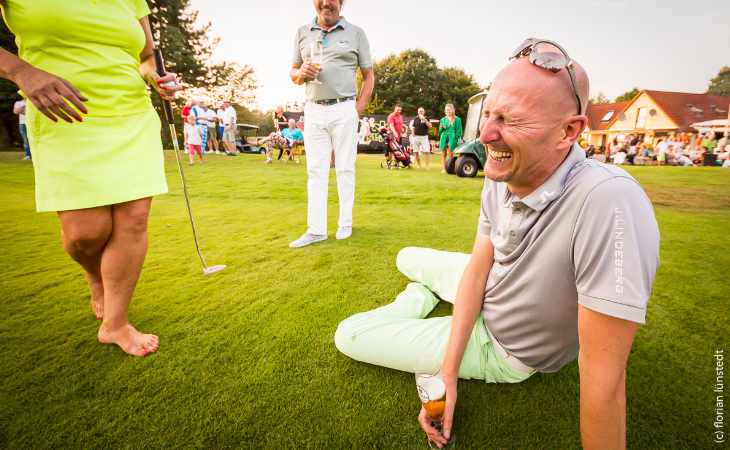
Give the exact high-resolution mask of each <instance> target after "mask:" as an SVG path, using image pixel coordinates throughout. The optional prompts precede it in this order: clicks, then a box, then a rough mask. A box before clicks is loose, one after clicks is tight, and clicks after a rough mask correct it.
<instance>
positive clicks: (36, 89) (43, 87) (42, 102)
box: [0, 49, 88, 123]
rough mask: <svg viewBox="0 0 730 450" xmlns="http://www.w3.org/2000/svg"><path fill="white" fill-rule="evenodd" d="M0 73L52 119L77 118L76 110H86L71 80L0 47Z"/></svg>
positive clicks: (84, 99) (72, 119)
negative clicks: (33, 64) (49, 71)
mask: <svg viewBox="0 0 730 450" xmlns="http://www.w3.org/2000/svg"><path fill="white" fill-rule="evenodd" d="M0 77H2V78H5V79H7V80H9V81H12V82H13V83H15V84H16V85H17V86H18V87H19V88H20V90H21V91H22V92H23V94H24V95H25V97H27V98H28V100H30V101H31V103H33V105H34V106H35V107H36V108H37V109H38V111H40V112H41V113H43V114H44V115H45V116H46V117H48V118H49V119H51V120H52V121H54V122H58V119H62V120H65V121H66V122H69V123H71V122H73V121H74V120H76V121H78V122H81V121H83V119H82V118H81V115H80V114H79V113H78V111H81V112H82V113H83V114H86V113H87V112H88V111H87V110H86V107H85V106H84V103H83V102H85V101H86V100H87V98H86V97H84V96H83V95H82V94H81V92H79V90H78V89H76V88H75V87H74V86H73V85H72V84H71V83H69V82H68V81H66V80H64V79H63V78H60V77H57V76H55V75H51V74H50V73H48V72H45V71H43V70H40V69H37V68H35V67H33V66H32V65H30V64H28V63H27V62H25V61H23V60H22V59H20V58H18V57H17V56H16V55H14V54H12V53H10V52H9V51H7V50H5V49H0ZM69 103H70V104H69ZM71 105H73V106H75V107H76V109H74V108H72V107H71ZM77 110H78V111H77Z"/></svg>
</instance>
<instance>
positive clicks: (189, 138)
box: [181, 98, 238, 165]
mask: <svg viewBox="0 0 730 450" xmlns="http://www.w3.org/2000/svg"><path fill="white" fill-rule="evenodd" d="M181 115H182V119H183V124H184V126H183V128H184V139H185V140H184V147H185V153H187V154H188V155H189V158H190V164H191V165H192V164H194V157H195V155H196V154H197V155H198V156H199V158H200V162H201V163H202V162H203V156H204V155H205V153H206V152H207V151H210V152H213V153H215V154H221V153H223V154H226V155H228V156H236V155H237V153H238V152H237V151H236V132H237V122H238V117H237V114H236V109H235V108H234V107H233V106H232V105H231V103H230V102H228V101H224V102H222V104H221V105H220V106H219V107H218V108H217V109H216V108H214V107H212V106H211V107H208V105H207V102H206V101H204V100H201V99H198V98H191V99H189V100H188V101H187V102H186V103H185V106H184V107H183V108H182V110H181ZM221 147H222V148H223V151H222V152H221Z"/></svg>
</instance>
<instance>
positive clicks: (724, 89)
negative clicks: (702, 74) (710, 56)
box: [707, 66, 730, 95]
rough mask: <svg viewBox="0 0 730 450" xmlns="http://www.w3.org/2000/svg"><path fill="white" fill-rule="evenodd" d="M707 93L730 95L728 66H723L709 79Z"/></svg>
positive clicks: (729, 71) (729, 70) (729, 69)
mask: <svg viewBox="0 0 730 450" xmlns="http://www.w3.org/2000/svg"><path fill="white" fill-rule="evenodd" d="M707 93H708V94H713V95H730V67H728V66H725V67H723V68H722V69H720V72H719V73H718V74H717V76H716V77H715V78H713V79H712V80H710V86H709V87H708V88H707Z"/></svg>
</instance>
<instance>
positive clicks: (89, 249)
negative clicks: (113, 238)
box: [61, 221, 112, 256]
mask: <svg viewBox="0 0 730 450" xmlns="http://www.w3.org/2000/svg"><path fill="white" fill-rule="evenodd" d="M111 231H112V227H111V223H104V222H100V223H95V222H93V221H92V222H87V223H84V222H76V223H66V224H64V226H62V228H61V236H62V240H63V244H64V247H66V250H67V251H69V252H70V253H76V254H82V255H86V256H93V255H96V254H98V253H99V252H100V251H101V250H102V249H103V248H104V246H105V245H106V243H107V242H108V241H109V236H110V235H111Z"/></svg>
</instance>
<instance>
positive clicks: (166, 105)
mask: <svg viewBox="0 0 730 450" xmlns="http://www.w3.org/2000/svg"><path fill="white" fill-rule="evenodd" d="M154 54H155V68H156V69H157V75H159V76H164V75H165V74H166V73H167V70H165V60H164V59H163V58H162V51H161V50H160V49H159V48H155V50H154ZM162 109H164V110H165V120H167V123H168V124H172V123H174V119H175V117H174V116H173V114H172V104H170V102H169V101H168V100H162Z"/></svg>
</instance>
